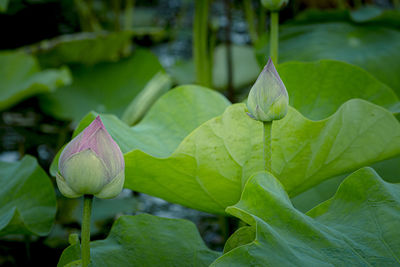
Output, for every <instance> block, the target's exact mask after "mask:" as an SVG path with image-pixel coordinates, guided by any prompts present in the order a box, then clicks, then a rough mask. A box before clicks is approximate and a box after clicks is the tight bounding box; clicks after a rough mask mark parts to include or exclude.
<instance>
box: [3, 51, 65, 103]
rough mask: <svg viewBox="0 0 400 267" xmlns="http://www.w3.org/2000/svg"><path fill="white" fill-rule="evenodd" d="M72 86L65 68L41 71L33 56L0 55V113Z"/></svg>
mask: <svg viewBox="0 0 400 267" xmlns="http://www.w3.org/2000/svg"><path fill="white" fill-rule="evenodd" d="M70 83H71V75H70V72H69V70H68V69H67V68H65V67H64V68H61V69H46V70H41V69H40V66H39V64H38V62H37V60H36V58H35V57H33V56H30V55H28V54H25V53H23V52H11V51H10V52H1V53H0V110H3V109H6V108H8V107H10V106H12V105H14V104H16V103H18V102H19V101H21V100H23V99H25V98H28V97H30V96H33V95H36V94H40V93H46V92H52V91H54V90H55V89H56V88H57V87H60V86H64V85H68V84H70Z"/></svg>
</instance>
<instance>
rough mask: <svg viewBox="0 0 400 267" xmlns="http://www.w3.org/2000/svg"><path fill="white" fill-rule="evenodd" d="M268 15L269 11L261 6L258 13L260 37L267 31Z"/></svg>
mask: <svg viewBox="0 0 400 267" xmlns="http://www.w3.org/2000/svg"><path fill="white" fill-rule="evenodd" d="M266 13H267V11H266V10H265V8H264V6H263V5H260V7H259V12H258V25H257V26H258V36H260V34H262V33H263V32H265V29H266V24H265V22H266V20H267V19H266Z"/></svg>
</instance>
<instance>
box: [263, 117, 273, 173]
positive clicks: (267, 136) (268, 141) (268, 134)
mask: <svg viewBox="0 0 400 267" xmlns="http://www.w3.org/2000/svg"><path fill="white" fill-rule="evenodd" d="M263 124H264V131H263V132H264V164H265V165H264V168H265V171H267V172H270V173H272V169H271V162H272V121H270V122H263Z"/></svg>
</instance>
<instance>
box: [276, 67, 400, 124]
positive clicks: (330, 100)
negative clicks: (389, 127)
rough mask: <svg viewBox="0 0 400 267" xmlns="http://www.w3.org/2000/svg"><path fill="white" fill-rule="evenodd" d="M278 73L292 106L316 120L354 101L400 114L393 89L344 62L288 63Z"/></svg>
mask: <svg viewBox="0 0 400 267" xmlns="http://www.w3.org/2000/svg"><path fill="white" fill-rule="evenodd" d="M278 72H279V75H280V76H281V78H282V80H283V82H284V84H285V86H286V88H287V90H288V92H289V103H290V105H291V106H292V107H294V108H296V109H297V110H298V111H300V113H301V114H303V115H304V116H306V117H307V118H310V119H313V120H319V119H323V118H326V117H328V116H329V115H331V114H333V113H334V112H335V111H336V110H337V109H338V108H339V107H340V106H341V105H342V104H343V103H344V102H346V101H348V100H350V99H352V98H361V99H365V100H368V101H370V102H372V103H374V104H377V105H380V106H383V107H385V108H387V109H389V110H390V111H392V112H393V113H398V112H400V102H399V99H398V97H397V96H396V94H395V93H394V92H393V91H392V89H390V88H389V87H388V86H387V85H385V84H384V83H382V82H380V81H378V80H377V79H376V78H375V77H374V76H372V75H371V74H369V73H368V72H366V71H365V70H363V69H361V68H360V67H357V66H354V65H350V64H347V63H345V62H341V61H334V60H320V61H316V62H287V63H283V64H281V65H279V66H278Z"/></svg>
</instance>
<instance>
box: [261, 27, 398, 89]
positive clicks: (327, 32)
mask: <svg viewBox="0 0 400 267" xmlns="http://www.w3.org/2000/svg"><path fill="white" fill-rule="evenodd" d="M281 29H282V30H281V32H280V42H279V57H280V62H285V61H292V60H298V61H315V60H319V59H335V60H341V61H345V62H348V63H351V64H354V65H357V66H360V67H361V68H363V69H365V70H367V71H368V72H370V73H371V74H372V75H374V76H375V77H376V78H378V79H379V80H380V81H382V82H384V83H386V84H387V85H389V86H390V87H391V88H392V89H393V90H394V91H395V92H396V93H397V95H400V75H398V74H399V73H400V65H399V64H398V62H399V61H400V32H399V31H396V30H393V29H389V28H384V27H374V26H357V25H351V24H348V23H321V24H311V25H298V26H294V25H291V26H289V25H288V26H284V25H283V26H282V27H281ZM261 50H262V49H261ZM262 51H263V57H261V58H259V60H260V61H259V63H260V64H261V65H263V64H265V62H266V58H267V55H268V50H266V48H264V50H262Z"/></svg>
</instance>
